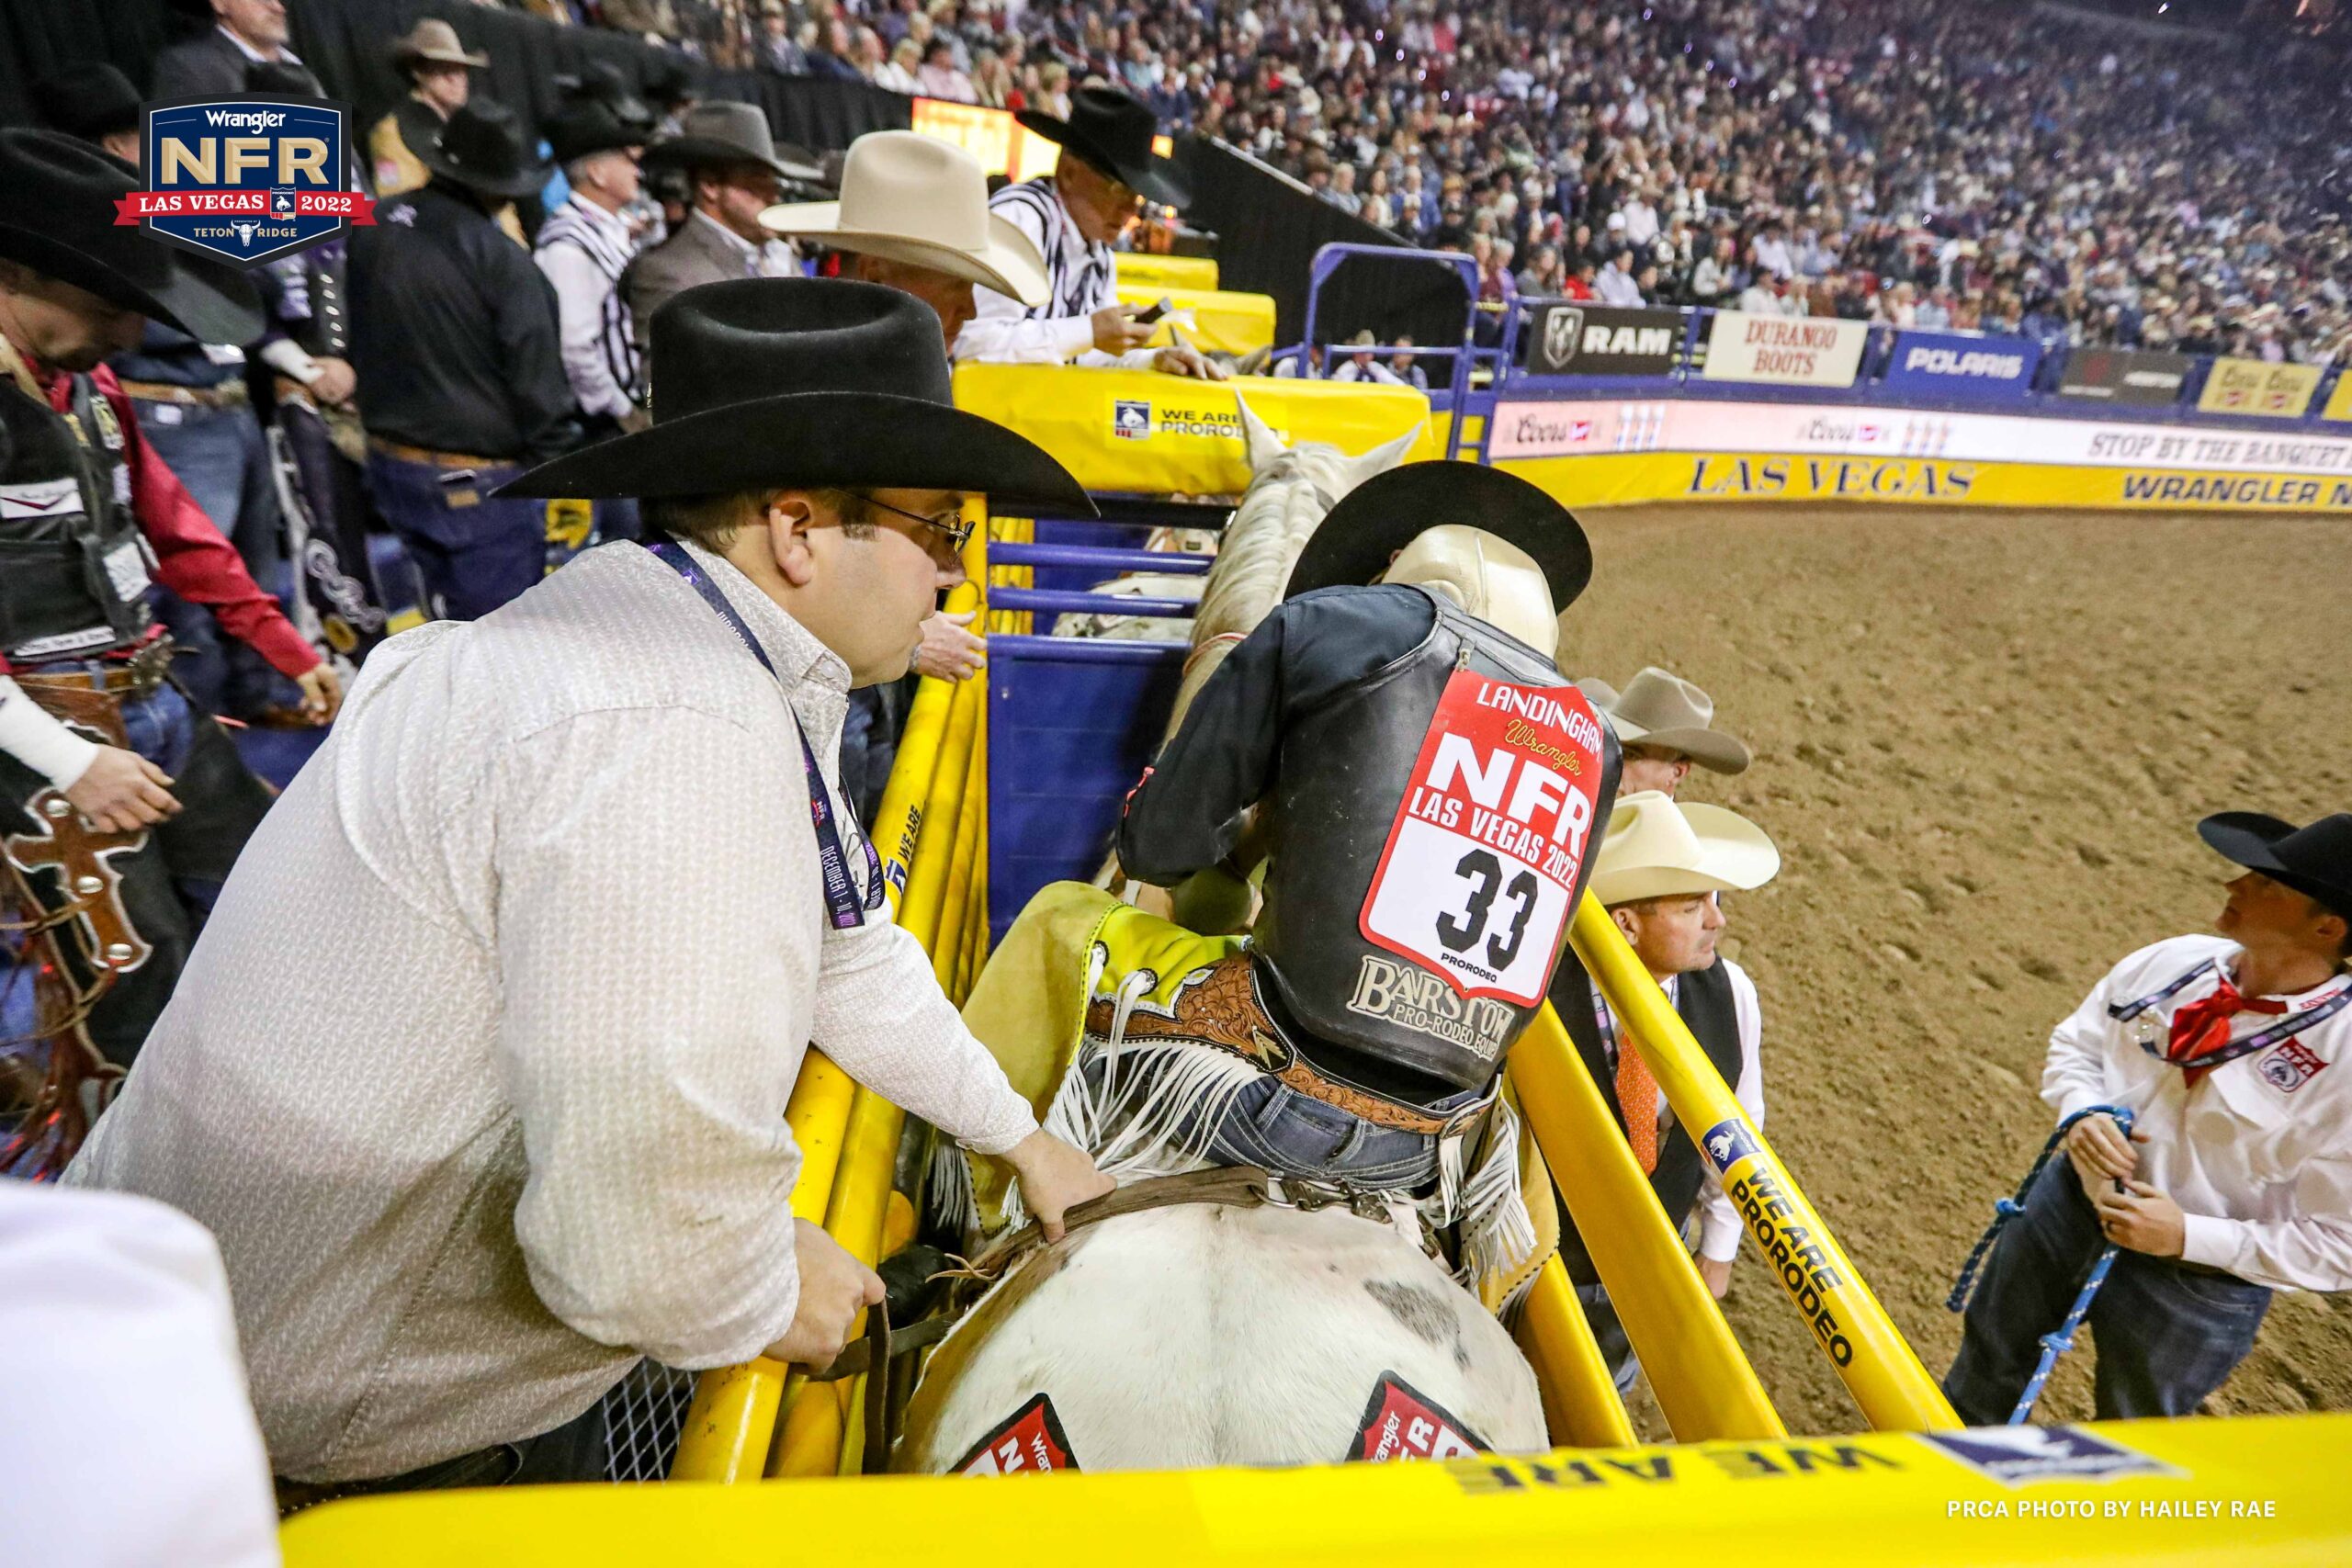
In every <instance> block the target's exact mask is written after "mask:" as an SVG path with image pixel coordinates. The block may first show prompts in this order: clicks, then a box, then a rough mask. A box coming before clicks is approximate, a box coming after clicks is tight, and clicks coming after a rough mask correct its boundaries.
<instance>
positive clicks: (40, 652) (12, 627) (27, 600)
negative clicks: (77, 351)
mask: <svg viewBox="0 0 2352 1568" xmlns="http://www.w3.org/2000/svg"><path fill="white" fill-rule="evenodd" d="M77 427H78V428H79V431H80V432H81V434H80V435H79V436H77V434H76V428H77ZM122 453H123V435H122V429H121V426H120V424H119V423H118V421H117V419H116V417H115V412H114V405H113V404H111V403H109V402H107V400H106V399H105V398H104V397H103V396H101V395H100V394H99V392H98V391H97V389H96V387H95V386H93V385H92V384H91V381H90V378H88V377H87V376H76V377H75V378H74V409H73V413H72V415H71V417H70V418H69V417H68V416H66V415H62V414H59V413H57V412H54V411H53V410H51V408H50V407H49V405H48V404H47V403H44V402H40V401H38V400H35V399H33V398H31V397H28V396H27V395H26V394H25V392H24V391H23V390H22V389H19V388H18V387H17V386H16V385H14V384H13V383H8V382H6V381H0V653H5V654H6V655H7V657H8V659H9V661H10V662H12V663H15V664H19V665H22V664H32V663H39V662H40V661H42V660H55V659H67V658H90V657H95V656H96V655H99V654H103V653H107V652H109V651H111V650H113V649H121V648H127V647H130V646H131V645H132V644H134V643H136V642H138V641H139V640H140V639H141V637H143V636H144V635H145V633H146V631H147V627H148V625H149V621H150V613H149V610H148V607H147V602H146V599H145V598H144V596H143V595H144V591H145V589H146V586H147V581H148V564H149V557H148V554H147V544H146V540H145V539H144V538H143V537H142V536H141V535H140V532H139V527H138V525H137V523H136V522H135V521H134V520H133V519H132V517H131V512H130V483H129V479H130V471H129V470H128V469H127V468H124V467H123V464H122Z"/></svg>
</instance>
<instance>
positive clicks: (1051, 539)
mask: <svg viewBox="0 0 2352 1568" xmlns="http://www.w3.org/2000/svg"><path fill="white" fill-rule="evenodd" d="M1151 533H1152V530H1151V525H1149V524H1148V523H1098V522H1095V521H1093V520H1092V519H1091V518H1089V519H1086V520H1084V521H1080V522H1067V523H1065V522H1057V521H1056V520H1054V519H1051V518H1046V517H1040V518H1039V519H1037V527H1036V540H1037V543H1039V544H1041V545H1088V546H1096V547H1104V548H1110V549H1129V550H1139V549H1142V548H1143V547H1144V546H1145V544H1146V543H1148V541H1149V540H1150V538H1151ZM1119 570H1120V569H1118V568H1115V567H1112V568H1101V567H1091V566H1041V567H1038V568H1037V569H1036V574H1037V575H1036V579H1035V581H1034V582H1033V583H1032V584H1031V586H1032V587H1035V588H1043V589H1046V590H1048V591H1057V592H1065V593H1083V592H1086V591H1087V590H1088V589H1090V588H1091V587H1093V586H1094V585H1095V584H1096V583H1098V582H1104V581H1109V580H1110V579H1112V578H1114V577H1116V576H1118V575H1119Z"/></svg>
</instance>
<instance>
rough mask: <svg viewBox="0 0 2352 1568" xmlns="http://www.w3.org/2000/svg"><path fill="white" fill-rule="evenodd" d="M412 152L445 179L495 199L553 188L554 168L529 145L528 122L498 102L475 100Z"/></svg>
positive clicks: (468, 103)
mask: <svg viewBox="0 0 2352 1568" xmlns="http://www.w3.org/2000/svg"><path fill="white" fill-rule="evenodd" d="M428 112H429V111H428ZM402 140H403V141H406V140H407V138H406V137H405V136H403V137H402ZM409 150H410V151H411V152H414V153H415V154H416V161H417V162H418V163H420V164H424V166H425V167H426V168H428V169H430V170H432V171H433V172H434V173H435V174H436V175H441V176H442V177H443V178H444V179H450V180H455V181H456V182H457V183H458V184H459V185H461V186H465V187H466V188H467V189H468V190H478V191H481V192H483V193H484V194H485V195H489V196H504V197H522V196H529V195H531V194H533V193H534V192H536V191H537V190H538V189H539V187H540V186H544V185H546V184H547V183H548V166H547V165H546V164H542V163H540V162H539V161H538V159H537V158H536V157H534V156H533V155H532V154H531V152H529V150H528V148H527V147H526V144H525V142H524V141H523V125H522V122H521V121H520V120H518V119H516V118H515V111H514V110H513V109H510V108H508V107H506V106H505V105H504V104H502V103H499V102H497V101H496V100H495V99H491V98H473V99H469V101H468V102H466V103H465V104H464V105H462V106H461V107H459V108H458V110H457V112H456V113H454V114H452V115H450V117H449V118H447V119H446V120H443V121H442V122H441V126H440V129H439V130H438V131H437V132H435V134H433V135H429V136H426V137H424V139H423V145H421V146H420V145H418V144H417V143H416V142H414V141H411V142H410V143H409Z"/></svg>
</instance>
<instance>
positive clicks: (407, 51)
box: [392, 17, 490, 71]
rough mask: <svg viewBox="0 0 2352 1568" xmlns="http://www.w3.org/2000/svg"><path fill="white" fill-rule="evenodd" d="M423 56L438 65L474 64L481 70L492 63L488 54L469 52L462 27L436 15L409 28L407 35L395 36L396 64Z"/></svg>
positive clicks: (393, 42) (393, 58) (394, 62)
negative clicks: (462, 40)
mask: <svg viewBox="0 0 2352 1568" xmlns="http://www.w3.org/2000/svg"><path fill="white" fill-rule="evenodd" d="M420 60H429V61H431V62H433V63H434V64H435V65H470V66H472V67H473V68H474V69H475V70H477V71H479V70H481V68H482V67H483V66H485V65H488V64H489V63H490V56H488V55H487V54H468V53H467V52H466V46H465V45H464V44H462V43H460V42H458V29H457V28H453V27H451V26H450V25H449V24H448V23H447V22H445V21H441V20H439V19H438V18H436V17H426V18H425V19H424V20H423V21H421V22H419V23H417V24H416V26H414V27H413V28H409V30H408V33H407V36H405V37H403V38H396V39H393V40H392V63H393V64H394V65H397V66H400V67H401V68H403V69H405V68H406V67H408V66H412V65H414V64H415V63H416V62H418V61H420Z"/></svg>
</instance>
